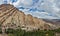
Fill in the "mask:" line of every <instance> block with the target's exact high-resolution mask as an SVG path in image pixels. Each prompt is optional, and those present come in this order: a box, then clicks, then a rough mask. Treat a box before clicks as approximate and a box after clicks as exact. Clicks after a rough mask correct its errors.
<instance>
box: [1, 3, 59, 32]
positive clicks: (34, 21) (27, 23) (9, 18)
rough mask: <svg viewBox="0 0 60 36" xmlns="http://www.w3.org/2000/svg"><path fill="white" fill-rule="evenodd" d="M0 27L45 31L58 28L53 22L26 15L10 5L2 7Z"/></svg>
mask: <svg viewBox="0 0 60 36" xmlns="http://www.w3.org/2000/svg"><path fill="white" fill-rule="evenodd" d="M0 25H1V27H4V28H6V29H7V28H13V29H17V28H19V27H20V28H21V29H22V30H26V31H31V30H38V29H39V30H44V29H47V30H48V29H50V30H52V29H56V28H58V27H57V26H56V25H54V24H53V23H51V22H46V21H44V20H43V19H40V18H37V17H33V16H32V15H30V14H28V15H25V14H24V13H23V12H22V11H20V10H18V9H17V8H16V7H14V6H13V5H10V4H2V5H0Z"/></svg>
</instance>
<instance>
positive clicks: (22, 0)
mask: <svg viewBox="0 0 60 36" xmlns="http://www.w3.org/2000/svg"><path fill="white" fill-rule="evenodd" d="M3 3H6V4H12V5H14V6H15V7H16V8H18V9H19V10H21V11H23V12H24V13H25V14H26V15H27V14H31V15H32V16H34V17H38V18H44V19H60V0H0V5H1V4H3Z"/></svg>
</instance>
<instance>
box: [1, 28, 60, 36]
mask: <svg viewBox="0 0 60 36" xmlns="http://www.w3.org/2000/svg"><path fill="white" fill-rule="evenodd" d="M56 32H57V33H60V28H59V29H55V30H48V31H47V30H38V31H28V32H26V31H24V30H21V29H15V30H14V29H11V28H9V29H7V30H6V31H5V33H6V34H8V36H55V33H56ZM1 33H2V30H1V29H0V34H1Z"/></svg>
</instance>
